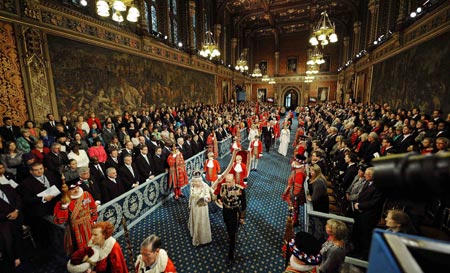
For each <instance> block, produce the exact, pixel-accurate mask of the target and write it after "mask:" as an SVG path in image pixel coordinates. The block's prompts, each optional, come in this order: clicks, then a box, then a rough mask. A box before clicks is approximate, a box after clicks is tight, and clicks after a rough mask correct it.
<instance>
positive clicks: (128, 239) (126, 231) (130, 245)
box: [122, 217, 134, 267]
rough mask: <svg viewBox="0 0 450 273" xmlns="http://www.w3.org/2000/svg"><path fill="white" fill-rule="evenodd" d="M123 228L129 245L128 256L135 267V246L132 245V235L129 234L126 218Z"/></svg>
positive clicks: (123, 220) (123, 218) (123, 221)
mask: <svg viewBox="0 0 450 273" xmlns="http://www.w3.org/2000/svg"><path fill="white" fill-rule="evenodd" d="M122 227H123V234H124V235H125V243H126V244H127V251H128V256H129V257H130V260H131V265H132V267H133V264H134V255H133V245H132V244H131V239H130V233H129V232H128V227H127V221H126V220H125V217H122Z"/></svg>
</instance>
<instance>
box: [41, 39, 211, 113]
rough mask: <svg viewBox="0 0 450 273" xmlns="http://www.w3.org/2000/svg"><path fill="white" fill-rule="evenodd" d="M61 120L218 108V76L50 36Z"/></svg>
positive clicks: (50, 49)
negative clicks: (164, 108)
mask: <svg viewBox="0 0 450 273" xmlns="http://www.w3.org/2000/svg"><path fill="white" fill-rule="evenodd" d="M48 40H49V51H50V58H51V63H52V70H53V80H54V84H55V90H56V98H57V102H58V111H59V113H60V114H65V113H67V114H72V115H78V114H83V115H85V116H86V114H87V113H88V112H89V111H95V112H96V113H97V115H100V116H103V115H118V114H121V113H122V112H123V111H125V110H127V111H129V110H135V109H136V110H137V109H139V108H141V107H145V106H150V105H156V106H158V107H159V106H161V105H163V104H166V105H168V106H170V105H178V104H180V103H183V102H197V101H201V102H204V103H207V104H210V103H215V101H216V94H215V92H214V90H215V89H214V76H213V75H210V74H206V73H202V72H198V71H193V70H189V69H186V68H182V67H178V66H175V65H172V64H166V63H161V62H158V61H154V60H150V59H145V58H142V57H138V56H135V55H131V54H126V53H120V52H117V51H113V50H108V49H104V48H101V47H95V46H91V45H88V44H83V43H79V42H75V41H72V40H68V39H64V38H60V37H55V36H49V37H48Z"/></svg>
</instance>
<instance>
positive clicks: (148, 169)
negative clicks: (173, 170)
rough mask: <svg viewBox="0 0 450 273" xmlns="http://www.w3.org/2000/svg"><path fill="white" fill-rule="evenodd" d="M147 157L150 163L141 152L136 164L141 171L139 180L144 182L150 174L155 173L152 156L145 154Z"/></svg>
mask: <svg viewBox="0 0 450 273" xmlns="http://www.w3.org/2000/svg"><path fill="white" fill-rule="evenodd" d="M145 157H147V160H148V163H147V160H145V158H144V155H142V154H139V155H138V156H137V157H136V160H135V166H136V169H137V171H138V172H139V178H140V180H139V182H141V183H144V182H145V181H146V180H147V178H148V177H149V176H150V175H155V174H154V170H153V165H152V158H151V157H150V156H148V155H145Z"/></svg>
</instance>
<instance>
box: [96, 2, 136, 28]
mask: <svg viewBox="0 0 450 273" xmlns="http://www.w3.org/2000/svg"><path fill="white" fill-rule="evenodd" d="M127 10H128V12H127V16H126V19H127V21H129V22H132V23H135V22H137V20H138V17H139V16H140V13H139V10H138V9H137V8H136V7H135V6H134V1H133V0H98V1H97V14H98V15H99V16H101V17H109V16H110V14H111V13H112V16H111V19H112V20H113V21H115V22H118V23H122V22H123V21H124V20H125V19H124V17H123V15H122V13H125V12H126V11H127ZM110 11H111V12H110Z"/></svg>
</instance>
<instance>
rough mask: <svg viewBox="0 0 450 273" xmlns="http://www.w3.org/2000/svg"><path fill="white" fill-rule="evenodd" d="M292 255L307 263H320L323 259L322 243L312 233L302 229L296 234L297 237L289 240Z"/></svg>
mask: <svg viewBox="0 0 450 273" xmlns="http://www.w3.org/2000/svg"><path fill="white" fill-rule="evenodd" d="M289 247H290V249H291V253H292V255H294V256H295V257H296V258H297V259H299V260H300V261H302V262H304V263H305V264H306V265H318V264H320V262H321V261H322V254H320V250H321V248H322V245H321V244H320V242H319V241H318V240H317V239H316V238H315V237H314V236H312V235H311V234H309V233H306V232H303V231H300V232H297V234H295V239H292V240H291V241H290V242H289Z"/></svg>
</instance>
